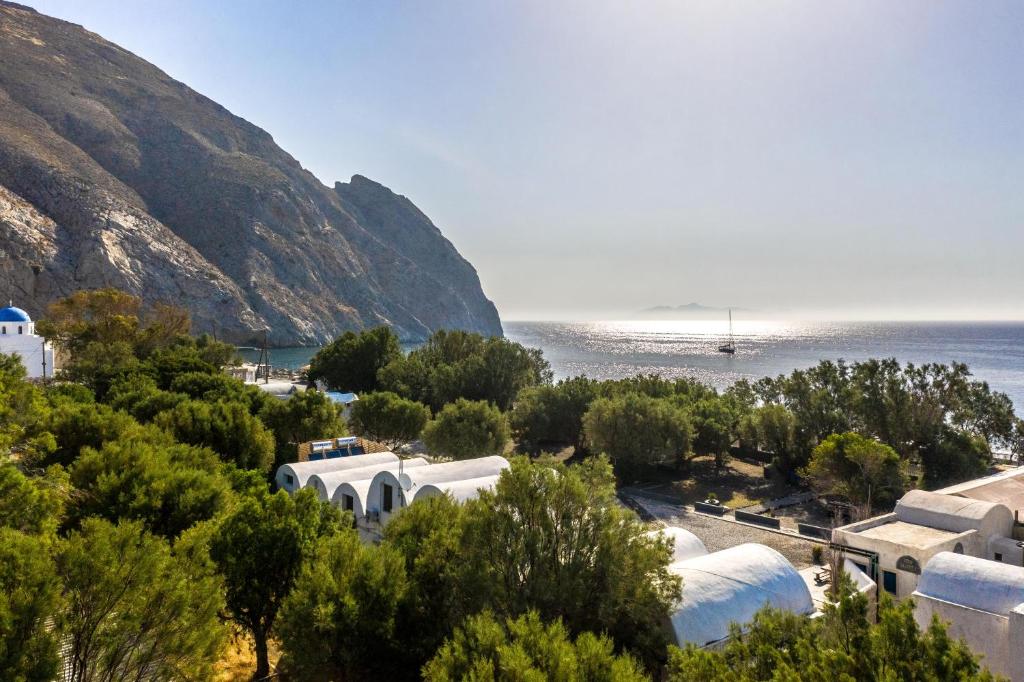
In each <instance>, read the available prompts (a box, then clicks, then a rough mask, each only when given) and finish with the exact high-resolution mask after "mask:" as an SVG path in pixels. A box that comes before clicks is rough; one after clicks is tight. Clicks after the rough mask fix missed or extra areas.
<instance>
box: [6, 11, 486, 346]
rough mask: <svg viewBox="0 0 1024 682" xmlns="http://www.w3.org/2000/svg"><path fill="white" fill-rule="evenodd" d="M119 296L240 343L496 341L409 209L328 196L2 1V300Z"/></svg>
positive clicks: (93, 39) (90, 36) (467, 271)
mask: <svg viewBox="0 0 1024 682" xmlns="http://www.w3.org/2000/svg"><path fill="white" fill-rule="evenodd" d="M101 286H116V287H119V288H121V289H125V290H127V291H129V292H132V293H135V294H138V295H141V296H142V297H143V298H144V299H146V300H149V301H167V302H172V303H177V304H179V305H184V306H185V307H187V308H188V309H189V310H190V311H191V313H192V317H193V323H194V326H195V327H196V328H197V329H199V330H203V331H214V332H216V333H217V334H218V336H220V337H222V338H226V339H231V340H234V341H237V342H247V341H251V340H253V339H255V338H258V337H261V336H262V333H263V330H264V329H269V330H270V331H269V335H270V336H269V338H270V341H271V343H274V344H276V345H301V344H315V343H320V342H323V341H326V340H329V339H330V338H333V337H334V336H335V335H337V334H338V333H339V332H341V331H344V330H348V329H361V328H364V327H368V326H375V325H379V324H389V325H391V326H393V327H394V329H395V330H396V332H397V333H398V334H399V336H401V337H402V338H404V339H408V340H417V339H422V338H424V337H425V336H427V335H428V334H429V333H430V332H431V331H433V330H435V329H439V328H459V329H468V330H472V331H479V332H482V333H485V334H500V333H501V323H500V321H499V319H498V314H497V311H496V310H495V308H494V305H493V304H492V303H491V302H490V301H489V300H487V298H486V297H485V296H484V294H483V291H482V290H481V287H480V280H479V278H478V277H477V274H476V271H475V270H474V269H473V267H472V266H471V265H470V264H469V263H468V262H467V261H466V260H465V259H464V258H462V256H460V255H459V253H458V251H456V249H455V247H454V246H452V244H451V243H450V242H449V241H448V240H447V239H445V238H444V236H443V235H442V234H441V232H440V230H438V229H437V227H435V226H434V224H433V223H432V222H431V221H430V219H429V218H427V216H425V215H424V214H423V213H422V212H421V211H419V210H418V209H417V208H416V207H415V206H414V205H413V204H412V202H410V201H409V200H408V199H406V198H405V197H402V196H399V195H396V194H394V193H393V192H391V190H389V189H387V188H386V187H384V186H382V185H380V184H377V183H375V182H373V181H371V180H368V179H366V178H364V177H362V176H358V175H357V176H354V177H353V178H352V180H351V181H350V182H348V183H337V184H336V185H335V186H334V188H333V189H332V188H329V187H326V186H324V185H323V184H322V183H320V182H319V181H318V180H317V179H316V178H315V177H314V176H313V175H312V174H311V173H309V172H308V171H306V170H305V169H303V168H302V166H301V165H300V164H299V163H298V161H296V160H295V159H294V158H292V157H291V156H289V155H288V154H287V153H286V152H285V151H284V150H282V149H281V148H280V147H278V146H277V145H276V144H275V143H274V140H273V138H271V136H270V135H269V134H267V133H266V132H265V131H263V130H261V129H260V128H257V127H256V126H254V125H252V124H250V123H248V122H247V121H245V120H243V119H241V118H239V117H237V116H235V115H233V114H231V113H230V112H229V111H227V110H226V109H224V108H223V107H221V106H220V105H218V104H217V103H216V102H213V101H212V100H210V99H208V98H206V97H204V96H202V95H200V94H199V93H197V92H195V91H193V90H191V89H190V88H188V87H187V86H185V85H184V84H182V83H179V82H177V81H175V80H174V79H172V78H170V77H169V76H168V75H167V74H165V73H163V72H162V71H160V70H159V69H158V68H156V67H155V66H153V65H151V64H149V63H147V62H146V61H144V60H142V59H140V58H139V57H136V56H135V55H133V54H131V53H129V52H127V51H126V50H123V49H122V48H120V47H118V46H117V45H114V44H112V43H110V42H107V41H106V40H104V39H102V38H101V37H99V36H97V35H96V34H94V33H91V32H89V31H87V30H85V29H83V28H82V27H80V26H77V25H75V24H70V23H67V22H64V21H60V20H57V19H53V18H51V17H47V16H44V15H42V14H38V13H36V12H35V11H33V10H31V9H29V8H26V7H24V6H21V5H16V4H13V3H8V2H3V1H2V0H0V296H2V298H3V299H4V300H6V299H8V298H11V299H16V300H17V301H18V303H19V305H21V306H22V307H24V308H26V309H28V310H29V312H30V313H32V314H34V315H40V314H41V313H42V312H43V311H44V309H45V306H46V305H47V304H48V303H49V302H51V301H52V300H54V299H55V298H58V297H60V296H64V295H66V294H68V293H71V292H72V291H75V290H77V289H83V288H95V287H101Z"/></svg>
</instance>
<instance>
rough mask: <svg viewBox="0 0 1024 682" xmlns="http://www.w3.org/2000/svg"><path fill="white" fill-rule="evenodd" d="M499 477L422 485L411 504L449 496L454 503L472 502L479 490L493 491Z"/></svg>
mask: <svg viewBox="0 0 1024 682" xmlns="http://www.w3.org/2000/svg"><path fill="white" fill-rule="evenodd" d="M498 478H499V476H498V475H497V474H494V475H493V476H481V477H479V478H467V479H465V480H462V481H447V482H444V483H424V484H423V485H421V486H420V487H419V489H418V490H417V491H416V494H415V495H414V496H413V498H412V501H413V502H419V501H420V500H425V499H427V498H428V497H440V496H442V495H450V496H451V498H452V499H453V500H455V501H456V502H465V501H466V500H474V499H476V498H477V497H479V496H480V491H481V490H493V489H494V486H495V485H496V484H497V483H498Z"/></svg>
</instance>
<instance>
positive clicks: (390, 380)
mask: <svg viewBox="0 0 1024 682" xmlns="http://www.w3.org/2000/svg"><path fill="white" fill-rule="evenodd" d="M379 378H380V384H381V387H382V388H384V389H385V390H388V391H392V392H394V393H398V394H399V395H401V396H404V397H406V398H410V399H412V400H416V401H417V402H421V403H423V404H424V405H427V406H429V407H430V409H431V410H432V411H434V412H435V413H437V412H438V411H440V410H441V409H442V408H443V407H444V406H445V405H447V404H449V403H453V402H455V401H457V400H458V399H459V398H465V399H466V400H471V401H476V400H483V401H486V402H489V403H493V404H494V405H496V406H497V407H498V409H500V410H502V411H505V410H508V409H509V408H510V407H511V406H512V403H513V402H514V401H515V399H516V396H517V395H518V394H519V392H520V391H521V390H523V389H524V388H527V387H529V386H535V385H537V384H547V383H550V382H551V378H552V373H551V367H550V366H549V365H548V362H547V361H546V360H545V359H544V356H543V354H542V353H541V351H540V350H539V349H537V348H527V347H526V346H523V345H521V344H519V343H516V342H514V341H510V340H509V339H506V338H504V337H500V336H492V337H487V338H485V337H483V336H481V335H480V334H474V333H472V332H465V331H445V330H439V331H436V332H434V333H433V334H432V335H431V336H430V338H429V339H427V342H426V343H425V344H423V345H422V346H420V347H419V348H417V349H415V350H413V351H412V352H410V353H409V355H407V356H405V357H402V358H398V359H396V360H393V361H392V362H391V363H389V364H388V365H387V366H386V367H384V368H383V369H382V370H381V371H380V373H379Z"/></svg>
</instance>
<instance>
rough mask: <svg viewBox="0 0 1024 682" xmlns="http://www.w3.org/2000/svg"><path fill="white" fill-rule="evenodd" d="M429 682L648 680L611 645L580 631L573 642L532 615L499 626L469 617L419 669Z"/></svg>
mask: <svg viewBox="0 0 1024 682" xmlns="http://www.w3.org/2000/svg"><path fill="white" fill-rule="evenodd" d="M423 679H425V680H427V681H428V682H454V681H455V680H470V679H472V680H494V681H495V682H514V681H517V680H556V681H565V682H642V681H645V680H650V678H649V677H648V676H647V675H646V674H645V673H644V672H643V670H642V668H641V667H640V665H639V663H637V661H636V660H634V659H633V658H632V657H631V656H629V655H628V654H626V655H616V654H615V651H614V645H613V644H612V641H611V640H610V639H608V638H607V637H604V636H599V635H595V634H594V633H592V632H584V633H583V634H581V635H579V636H578V637H576V639H575V641H574V640H573V639H572V638H571V637H570V636H569V633H568V632H567V631H566V629H565V627H564V626H563V625H562V623H561V622H559V621H555V622H553V623H550V624H545V623H543V622H542V621H541V619H540V616H539V615H538V614H537V612H536V611H529V612H528V613H526V614H525V615H523V616H520V617H518V618H515V619H506V620H505V621H504V622H503V623H499V622H498V621H497V620H495V619H494V616H493V615H492V614H490V613H488V612H484V613H482V614H480V615H477V616H471V617H470V618H469V619H468V620H467V621H466V623H465V625H463V626H462V627H459V628H458V629H457V630H456V631H455V634H454V636H453V637H452V638H451V639H450V640H448V641H447V642H445V643H444V646H442V647H441V648H440V649H439V650H438V652H437V655H436V656H434V658H432V659H431V660H430V662H429V663H427V664H426V665H425V666H424V667H423Z"/></svg>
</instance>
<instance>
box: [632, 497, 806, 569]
mask: <svg viewBox="0 0 1024 682" xmlns="http://www.w3.org/2000/svg"><path fill="white" fill-rule="evenodd" d="M620 492H622V493H623V494H624V495H626V496H628V497H629V498H630V499H631V500H632V501H633V502H635V503H636V504H638V505H640V506H641V507H643V509H644V510H645V511H647V512H648V513H649V514H650V515H651V516H653V517H654V518H655V519H656V520H657V521H660V522H661V523H664V524H665V525H667V526H678V527H680V528H685V529H686V530H688V531H690V532H691V533H693V534H694V535H696V536H697V537H698V538H700V539H701V541H702V542H703V543H704V546H706V547H707V548H708V551H709V552H717V551H719V550H722V549H727V548H729V547H735V546H736V545H741V544H743V543H744V542H756V543H759V544H762V545H767V546H768V547H771V548H772V549H775V550H776V551H778V552H779V553H780V554H782V555H783V556H785V557H786V558H787V559H789V561H790V563H792V564H793V565H794V566H796V568H797V570H800V569H802V568H806V567H808V566H810V565H811V547H813V546H814V545H816V544H820V543H817V542H814V541H813V540H809V539H807V538H804V537H802V536H798V535H795V534H789V533H776V532H772V531H770V530H764V529H761V528H757V527H756V526H750V525H747V524H744V523H737V522H735V521H731V520H725V519H719V518H715V517H714V516H709V515H707V514H699V513H697V512H693V511H690V510H688V509H686V508H685V507H680V506H678V505H673V504H668V503H667V502H664V501H660V500H656V499H652V498H650V497H646V496H643V495H642V494H640V493H639V492H637V491H633V490H630V491H628V492H627V491H625V490H623V491H620Z"/></svg>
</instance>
